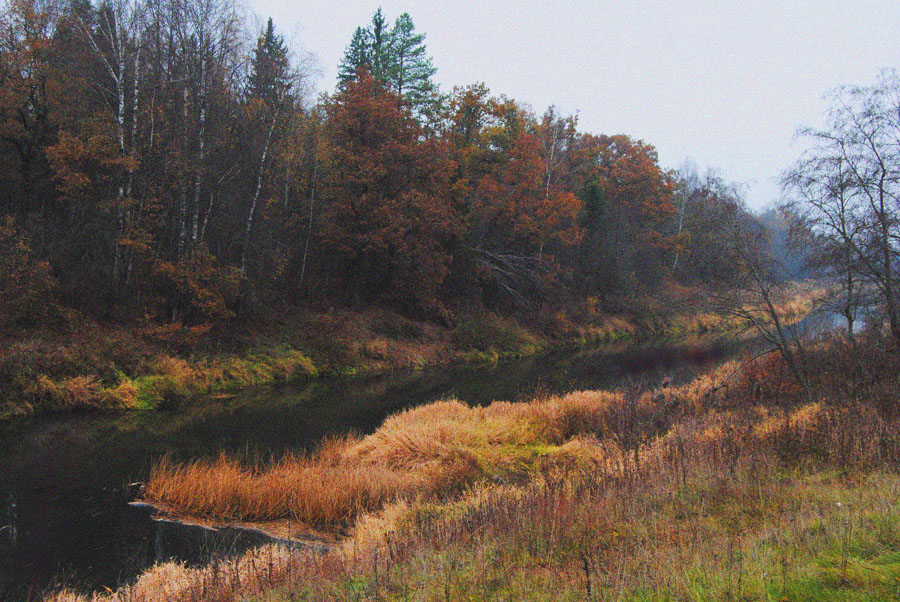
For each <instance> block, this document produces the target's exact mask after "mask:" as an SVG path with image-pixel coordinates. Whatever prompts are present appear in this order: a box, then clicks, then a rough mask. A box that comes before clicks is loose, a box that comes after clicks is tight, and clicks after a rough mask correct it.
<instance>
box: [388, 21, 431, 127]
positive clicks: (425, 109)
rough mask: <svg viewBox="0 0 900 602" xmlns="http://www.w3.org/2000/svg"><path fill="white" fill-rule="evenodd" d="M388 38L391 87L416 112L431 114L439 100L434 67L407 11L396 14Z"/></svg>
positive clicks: (420, 35) (423, 35) (422, 37)
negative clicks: (433, 79) (389, 39)
mask: <svg viewBox="0 0 900 602" xmlns="http://www.w3.org/2000/svg"><path fill="white" fill-rule="evenodd" d="M391 41H392V45H391V53H390V62H391V68H390V70H389V71H390V74H389V83H390V85H391V88H392V89H393V90H394V91H395V92H396V93H397V95H398V96H400V97H401V98H403V99H405V100H406V101H407V103H409V105H410V107H412V108H413V111H414V112H416V113H417V114H419V115H423V116H427V115H429V114H431V113H433V112H434V110H435V109H436V107H437V105H438V104H439V103H440V97H439V95H438V91H437V86H435V84H434V82H432V81H431V77H432V76H433V75H434V74H435V72H437V69H435V68H434V64H433V62H432V60H431V57H429V56H428V55H427V54H426V50H425V34H424V33H416V32H415V26H414V25H413V22H412V17H410V16H409V13H403V14H402V15H400V16H399V17H397V20H396V22H395V23H394V28H393V30H392V31H391Z"/></svg>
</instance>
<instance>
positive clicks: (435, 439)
mask: <svg viewBox="0 0 900 602" xmlns="http://www.w3.org/2000/svg"><path fill="white" fill-rule="evenodd" d="M729 369H731V370H733V368H729V367H727V366H726V367H723V368H722V369H721V372H722V374H724V373H726V372H728V371H729ZM719 378H721V375H711V376H708V377H706V378H705V379H700V380H698V381H696V382H694V383H691V384H690V385H687V386H685V387H680V388H674V389H671V390H668V391H661V392H657V393H642V394H629V393H627V392H615V393H613V392H603V391H581V392H576V393H571V394H569V395H565V396H561V397H551V398H546V399H538V400H535V401H533V402H531V403H509V402H494V403H492V404H490V405H488V406H485V407H470V406H468V405H466V404H464V403H461V402H459V401H441V402H436V403H431V404H427V405H424V406H419V407H416V408H412V409H410V410H407V411H405V412H402V413H400V414H397V415H394V416H392V417H390V418H388V419H387V420H386V421H385V422H384V423H383V424H382V425H381V426H380V427H379V428H378V429H377V430H376V431H375V432H374V433H372V434H371V435H368V436H366V437H362V438H360V437H345V438H340V439H332V440H330V441H328V442H326V443H325V444H324V445H323V446H322V447H321V448H320V449H319V450H317V451H316V452H315V453H313V454H311V455H303V456H300V455H292V454H289V455H286V456H284V457H283V458H281V459H280V460H278V461H277V462H275V463H272V464H269V465H263V466H260V465H252V466H248V465H245V464H242V463H241V462H239V461H238V460H236V459H234V458H229V457H226V456H224V455H223V456H219V457H218V458H216V459H215V460H212V461H209V460H201V461H197V462H190V463H187V464H179V463H175V462H172V461H171V460H169V459H163V460H162V461H161V462H159V463H158V464H157V465H156V466H155V467H154V468H153V470H152V472H151V474H150V477H149V479H148V481H147V484H146V488H145V495H146V497H147V499H148V500H150V501H154V502H157V503H160V504H162V505H164V506H166V507H167V508H169V509H171V510H173V511H175V512H177V513H181V514H187V515H194V516H204V517H213V518H217V519H225V520H245V521H266V520H274V519H279V518H292V519H294V520H298V521H302V522H306V523H310V524H323V523H324V524H348V523H349V522H350V521H352V519H353V518H355V517H356V516H357V515H359V514H360V513H361V512H371V511H374V510H378V509H379V508H380V507H382V506H384V505H385V504H387V503H389V502H392V501H394V500H397V499H399V498H408V499H431V498H435V497H440V496H446V495H450V494H453V493H457V492H459V491H461V490H463V489H464V488H466V487H468V486H470V485H472V484H473V483H476V482H479V481H483V480H489V479H501V480H509V479H518V478H521V477H522V475H527V474H529V473H531V472H533V471H534V470H536V469H538V468H539V467H540V466H541V465H543V464H545V463H547V462H553V461H556V458H557V456H558V455H559V454H564V453H566V450H567V449H571V448H572V446H573V445H575V444H576V443H577V442H576V441H574V440H573V438H577V437H579V436H591V437H595V438H600V439H604V438H608V439H610V440H611V441H613V442H615V444H616V445H618V446H619V447H620V448H622V449H633V448H636V446H638V445H640V443H641V442H642V441H644V440H645V439H646V438H648V437H652V436H655V435H657V434H659V433H661V432H662V431H663V430H664V429H665V427H666V426H667V425H668V424H669V423H670V422H671V420H672V419H674V418H675V417H677V416H678V415H679V414H680V413H683V412H684V411H693V409H696V407H699V406H698V404H697V402H698V400H700V399H701V398H702V397H703V396H704V395H706V394H707V392H708V391H709V390H710V388H711V387H714V386H715V383H716V382H717V379H719ZM567 446H568V447H567Z"/></svg>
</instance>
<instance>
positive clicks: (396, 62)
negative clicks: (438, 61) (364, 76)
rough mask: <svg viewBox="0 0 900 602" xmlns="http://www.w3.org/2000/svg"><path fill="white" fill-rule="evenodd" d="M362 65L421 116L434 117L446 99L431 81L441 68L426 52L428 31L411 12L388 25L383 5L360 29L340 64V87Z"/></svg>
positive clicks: (422, 117)
mask: <svg viewBox="0 0 900 602" xmlns="http://www.w3.org/2000/svg"><path fill="white" fill-rule="evenodd" d="M360 68H365V69H366V70H367V71H368V72H369V73H370V74H371V75H372V78H373V79H375V81H377V82H379V83H380V84H382V85H383V86H385V87H386V88H388V89H390V90H392V91H393V92H396V93H397V95H398V96H400V97H402V98H403V99H404V100H405V101H406V102H407V103H408V105H409V106H410V108H411V109H412V111H413V113H414V114H415V115H416V116H417V117H419V118H420V119H425V120H429V119H431V117H433V116H434V114H435V113H436V112H437V108H438V107H439V105H440V103H441V101H442V100H443V99H442V98H441V96H440V94H439V92H438V89H437V86H436V85H435V84H434V83H433V82H432V81H431V77H432V76H433V75H434V74H435V72H436V71H437V69H435V68H434V65H433V63H432V60H431V57H429V56H428V55H427V53H426V50H425V34H423V33H416V31H415V25H413V21H412V17H410V16H409V13H403V14H402V15H400V16H399V17H398V18H397V20H396V21H395V22H394V26H393V28H391V29H388V25H387V21H386V19H385V17H384V13H383V12H382V10H381V8H379V9H378V10H377V11H375V14H374V15H373V16H372V21H371V24H370V25H369V27H367V28H362V27H358V28H357V29H356V31H355V32H354V33H353V38H352V39H351V40H350V45H349V46H347V49H346V50H345V51H344V58H343V60H342V61H341V64H340V66H339V68H338V88H339V89H340V90H344V89H345V88H346V86H347V83H348V82H350V81H353V80H355V79H356V74H357V70H358V69H360Z"/></svg>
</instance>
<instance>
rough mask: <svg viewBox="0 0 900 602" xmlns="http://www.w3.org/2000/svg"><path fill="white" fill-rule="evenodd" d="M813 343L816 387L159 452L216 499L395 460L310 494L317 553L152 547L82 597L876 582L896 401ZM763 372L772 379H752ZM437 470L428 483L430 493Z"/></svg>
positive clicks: (591, 596)
mask: <svg viewBox="0 0 900 602" xmlns="http://www.w3.org/2000/svg"><path fill="white" fill-rule="evenodd" d="M818 353H820V355H819V357H818V359H819V362H818V364H817V365H818V366H820V367H821V372H819V373H818V376H819V387H820V391H823V392H827V393H828V395H826V396H824V397H822V398H821V399H819V400H817V401H801V402H796V401H792V400H790V399H787V400H785V399H772V398H766V397H761V395H763V394H766V392H767V391H780V390H789V389H788V388H786V387H784V386H783V385H779V384H778V382H777V381H779V380H780V379H781V378H782V373H781V369H780V367H779V366H778V364H777V362H774V361H767V362H764V363H763V368H754V369H752V370H746V371H744V372H738V373H737V374H735V375H734V376H733V377H732V378H730V379H729V378H727V377H728V375H729V374H731V373H732V371H733V366H725V367H722V368H720V369H719V370H717V371H716V372H714V373H713V374H710V375H707V376H705V377H701V378H699V379H697V380H696V381H694V382H693V383H690V384H689V385H686V386H684V387H678V388H667V389H662V390H659V391H655V392H649V393H643V394H637V393H632V394H627V393H604V392H582V393H575V394H572V395H567V396H562V397H554V398H547V399H539V400H535V401H534V402H532V403H527V404H508V403H495V404H492V405H490V406H487V407H484V408H469V407H467V406H465V405H464V404H460V403H458V402H442V403H438V404H431V405H428V406H423V407H420V408H416V409H413V410H410V411H408V412H404V413H401V414H398V415H396V416H394V417H392V418H390V419H389V420H387V421H386V422H385V423H384V424H383V425H382V427H381V428H380V429H379V430H378V431H376V432H375V433H374V434H373V435H371V436H369V437H366V438H361V439H359V438H356V439H352V438H351V439H340V440H332V441H329V442H328V443H327V444H326V445H324V446H323V447H322V449H321V450H320V451H319V452H318V453H316V454H314V455H312V456H310V457H307V458H298V457H289V458H286V459H285V460H283V461H282V462H279V463H278V464H275V465H273V466H269V467H267V468H258V469H254V470H251V469H248V468H245V467H242V466H241V465H239V464H237V463H235V462H233V461H231V460H229V459H227V458H220V459H218V460H216V461H214V462H211V463H206V464H192V465H188V466H185V467H175V466H174V465H172V464H171V463H168V464H166V465H163V466H162V467H161V468H160V469H159V470H161V471H162V472H164V473H166V474H167V475H169V476H170V477H171V478H172V480H174V479H175V477H176V476H177V471H178V470H182V471H188V472H189V471H192V470H197V471H198V472H197V473H196V475H194V476H192V477H190V478H193V479H196V480H195V481H194V485H195V486H198V487H199V486H203V482H204V481H205V482H206V483H207V486H208V487H210V491H209V492H208V493H204V494H203V495H202V496H200V497H202V498H203V499H216V500H218V501H217V502H216V503H217V504H219V506H218V507H220V508H223V509H226V510H227V509H230V508H231V509H233V508H234V506H235V504H236V503H237V502H235V501H234V499H233V498H232V497H230V496H231V495H237V496H242V497H243V498H246V500H250V499H251V498H253V499H256V502H254V503H257V504H263V503H268V502H267V501H266V500H269V499H271V500H277V499H282V500H283V499H284V498H283V497H279V496H283V495H284V493H285V492H287V491H291V490H293V491H307V492H312V491H313V489H312V488H316V487H319V485H318V484H317V483H321V482H323V481H327V480H328V479H327V478H323V475H324V474H325V473H327V472H328V471H333V474H339V475H340V474H348V475H352V474H364V475H367V476H368V479H367V480H368V481H377V480H378V479H379V478H380V477H376V476H375V472H374V470H373V467H379V470H381V471H385V472H384V474H395V475H398V476H399V477H400V478H399V480H398V481H397V484H398V485H397V487H398V488H396V489H391V487H389V490H390V491H389V493H388V494H383V493H382V492H381V490H378V491H376V493H375V494H373V495H372V497H370V498H365V499H363V498H361V499H360V500H359V501H358V502H357V505H355V506H353V505H352V504H351V505H348V503H347V501H346V499H345V498H340V499H338V498H335V497H329V496H334V495H336V492H337V490H338V489H340V488H337V487H334V488H332V487H330V486H327V485H326V487H327V489H326V490H324V491H318V490H317V493H316V494H315V495H320V496H322V499H326V500H330V501H329V502H328V503H327V505H328V508H327V509H326V510H322V509H319V510H310V511H308V512H309V513H310V514H315V513H316V512H324V513H328V512H331V513H334V508H341V509H342V510H341V512H344V511H346V509H347V508H352V512H350V513H348V514H347V515H348V516H349V514H352V513H360V514H359V515H358V517H357V519H356V520H355V522H354V523H353V524H354V526H353V529H352V532H351V536H350V537H349V538H348V539H346V540H345V541H344V542H343V544H342V545H340V546H339V547H337V548H336V549H334V550H333V551H331V552H329V553H326V554H324V555H318V556H317V555H313V554H307V553H301V552H299V551H294V552H291V551H289V550H286V549H282V548H277V547H266V548H262V549H260V550H257V551H254V552H252V553H250V554H248V555H245V556H242V557H240V558H235V559H230V560H222V561H218V562H216V563H213V564H211V565H210V566H208V567H205V568H200V569H188V568H185V567H183V566H180V565H177V564H165V565H161V566H158V567H155V568H154V569H152V570H150V571H148V572H147V573H146V574H145V575H143V576H142V577H141V578H140V579H139V580H138V581H137V582H136V583H135V584H134V585H132V586H128V587H123V588H122V589H120V590H119V591H117V592H115V593H113V594H105V595H97V596H95V597H94V600H96V601H97V602H112V601H116V602H125V601H129V602H157V601H161V600H166V601H173V602H188V601H201V600H222V601H232V600H235V601H236V600H258V601H263V600H264V601H268V602H286V601H287V600H322V601H326V600H327V601H337V600H374V599H384V600H401V599H402V600H407V599H408V600H471V599H479V600H492V599H496V600H509V599H517V600H518V599H528V600H547V601H550V600H610V601H612V600H615V601H617V602H618V601H633V602H637V601H639V600H643V601H648V600H654V601H661V600H686V599H690V600H737V599H740V600H761V601H762V600H790V601H809V602H812V601H813V600H832V599H834V600H868V601H872V602H874V601H876V600H888V599H897V598H898V596H900V589H898V583H900V556H898V554H897V550H898V549H900V506H898V504H897V500H898V499H900V477H898V476H897V475H896V474H895V472H894V468H895V467H896V466H897V465H898V462H900V417H898V414H900V412H896V411H893V412H891V411H886V410H885V409H883V408H880V407H879V406H878V405H876V404H872V403H868V402H867V401H866V394H867V393H869V392H871V391H883V384H881V385H879V384H876V381H879V380H882V381H883V380H884V379H883V378H882V379H877V378H875V374H874V372H873V373H872V374H869V375H868V376H866V377H864V378H863V377H860V378H858V379H857V380H856V383H855V385H856V388H855V390H856V391H857V392H858V395H857V397H856V398H854V397H847V396H844V395H843V394H841V393H840V391H844V390H849V389H846V387H847V386H848V385H846V381H847V380H848V379H850V378H851V377H852V373H850V372H847V371H845V372H844V373H843V375H842V378H838V377H836V376H835V375H834V374H833V373H832V370H833V369H834V367H837V366H840V365H841V364H840V358H841V357H842V355H843V351H842V350H841V349H840V348H835V347H828V348H822V349H819V350H818ZM873 353H874V352H873ZM878 357H880V358H881V360H880V361H881V362H882V364H880V368H879V370H882V369H883V370H890V371H891V372H884V373H882V376H887V375H888V374H890V373H892V372H893V370H895V369H896V367H895V366H894V362H896V361H898V360H896V359H892V358H891V357H884V356H880V355H879V356H878ZM844 365H845V366H846V362H844ZM869 365H870V366H872V367H873V369H874V367H875V366H877V365H878V364H877V362H875V361H874V358H873V359H872V361H871V362H870V364H869ZM766 369H771V370H772V371H771V372H769V373H767V374H766V375H765V376H766V377H767V379H768V380H769V381H771V384H772V386H771V388H769V389H766V391H763V392H761V391H760V390H759V388H758V387H756V386H755V385H756V380H757V379H758V378H760V376H761V371H763V370H766ZM828 383H844V384H841V387H844V388H842V389H837V388H828V387H829V386H830V385H828ZM866 383H870V384H868V385H867V384H866ZM897 390H900V389H895V391H897ZM465 454H469V455H471V457H473V458H475V460H476V461H477V464H478V466H479V471H478V474H479V475H482V476H488V475H491V476H499V477H500V478H497V479H492V478H478V479H475V480H474V481H472V480H471V474H470V473H468V472H465V471H464V474H463V476H461V477H459V478H461V479H462V480H463V481H467V482H469V483H470V485H469V486H467V487H464V488H458V487H457V488H454V487H455V486H456V485H458V483H459V481H456V480H455V479H456V477H448V476H447V475H448V474H453V473H452V471H449V472H444V471H445V467H447V466H449V465H450V463H449V460H448V459H449V458H459V457H460V455H465ZM301 468H302V469H305V470H309V471H310V472H306V473H304V472H303V471H302V470H301ZM203 470H205V471H206V472H202V471H203ZM355 470H360V472H359V473H354V471H355ZM317 471H321V472H317ZM341 471H348V472H347V473H343V472H341ZM437 474H440V475H442V478H444V479H445V480H446V479H449V481H448V482H444V483H443V484H442V485H441V487H440V488H439V489H435V483H438V482H440V479H439V478H438V477H437V476H436V475H437ZM282 475H284V476H282ZM410 475H416V476H417V477H418V478H419V480H417V481H416V480H413V481H407V478H408V477H409V476H410ZM218 479H222V483H224V484H225V485H220V484H219V481H218ZM290 479H296V480H295V481H293V482H292V484H291V485H290V486H289V487H281V486H280V482H282V481H288V480H290ZM354 479H355V477H353V476H346V477H341V481H340V482H341V483H343V484H345V485H346V488H347V490H348V491H351V494H350V497H353V496H354V494H353V493H352V492H354V491H355V492H357V493H358V492H361V491H365V490H366V489H365V488H366V487H370V488H373V487H374V489H376V490H377V489H378V488H377V487H376V486H373V485H366V484H363V483H360V482H357V481H355V480H354ZM401 483H402V485H401ZM409 483H411V485H409ZM232 486H236V487H237V489H236V490H235V491H237V492H238V493H234V494H232V493H230V492H229V488H230V487H232ZM406 487H409V488H406ZM304 488H306V489H304ZM369 491H372V489H369ZM423 492H429V493H423ZM255 494H261V495H255ZM220 495H224V497H222V498H217V497H216V496H220ZM305 495H309V496H312V495H313V494H312V493H307V494H305ZM243 503H250V502H249V501H245V502H243ZM232 511H233V510H232ZM341 512H337V513H335V515H336V516H340V515H341ZM50 599H51V600H53V601H54V602H64V601H65V602H73V601H78V602H83V601H84V600H85V598H83V597H79V596H76V595H75V594H71V593H66V592H64V593H60V594H57V595H55V596H51V598H50Z"/></svg>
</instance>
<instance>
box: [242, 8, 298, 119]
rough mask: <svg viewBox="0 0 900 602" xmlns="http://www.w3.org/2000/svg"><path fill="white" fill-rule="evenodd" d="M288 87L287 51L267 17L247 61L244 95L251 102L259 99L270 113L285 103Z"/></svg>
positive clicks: (289, 85) (289, 80)
mask: <svg viewBox="0 0 900 602" xmlns="http://www.w3.org/2000/svg"><path fill="white" fill-rule="evenodd" d="M291 83H292V82H291V74H290V60H289V57H288V51H287V47H286V46H285V45H284V39H283V38H282V37H281V36H279V35H276V33H275V25H274V24H273V23H272V18H271V17H270V18H269V20H268V22H267V23H266V30H265V32H264V33H263V34H262V35H261V36H259V39H258V40H257V43H256V49H255V50H254V51H253V57H252V58H251V60H250V78H249V81H248V84H247V95H248V96H249V97H250V98H251V99H257V98H258V99H261V100H262V101H264V102H265V103H266V105H267V106H268V107H269V108H270V110H275V109H276V108H277V107H280V106H281V105H282V104H283V103H284V102H285V101H286V100H287V99H288V95H289V93H290V88H291Z"/></svg>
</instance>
